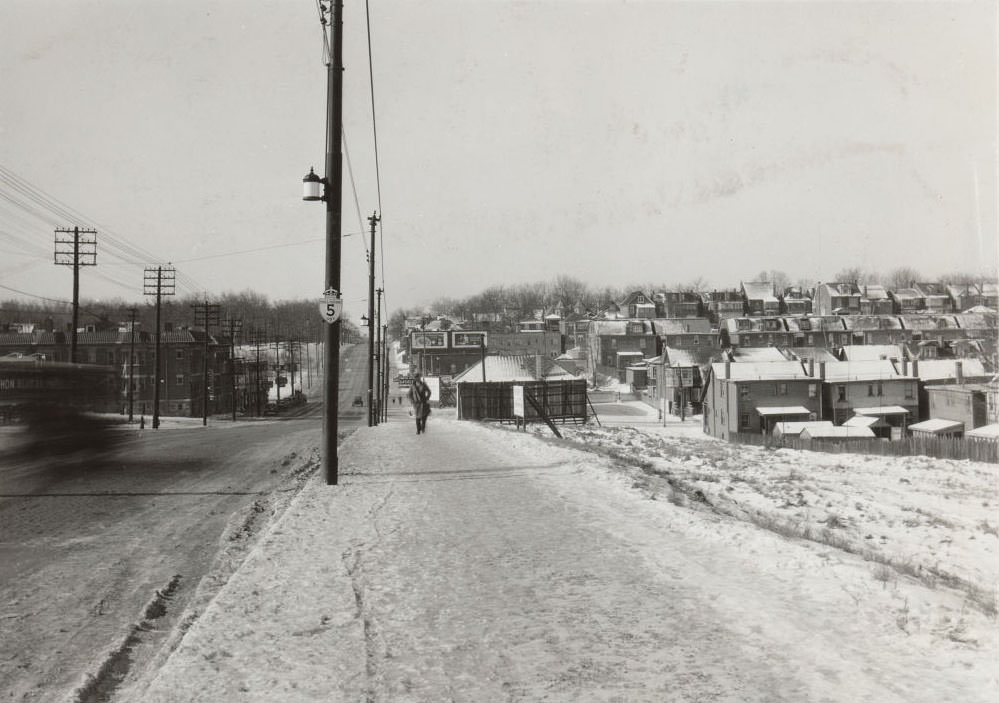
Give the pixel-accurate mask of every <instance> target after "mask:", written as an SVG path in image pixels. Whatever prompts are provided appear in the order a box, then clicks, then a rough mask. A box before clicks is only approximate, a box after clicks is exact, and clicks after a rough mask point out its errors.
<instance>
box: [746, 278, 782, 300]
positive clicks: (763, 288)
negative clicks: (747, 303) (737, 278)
mask: <svg viewBox="0 0 999 703" xmlns="http://www.w3.org/2000/svg"><path fill="white" fill-rule="evenodd" d="M742 290H743V291H745V293H746V299H747V300H762V301H763V302H765V303H776V302H777V296H775V295H774V287H773V285H772V284H771V283H770V282H769V281H748V282H744V283H743V284H742Z"/></svg>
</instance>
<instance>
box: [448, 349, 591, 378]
mask: <svg viewBox="0 0 999 703" xmlns="http://www.w3.org/2000/svg"><path fill="white" fill-rule="evenodd" d="M539 360H540V365H541V375H540V376H538V374H537V371H538V364H539ZM485 362H486V381H487V382H494V381H495V382H498V381H539V380H541V379H545V380H553V379H559V380H565V379H571V378H579V376H577V375H575V374H572V373H570V372H569V371H567V370H566V369H565V368H563V367H562V366H561V365H560V364H557V363H555V361H554V360H552V359H549V358H548V357H547V356H536V355H533V354H511V355H505V354H491V355H489V356H487V357H486V358H485ZM454 381H455V383H458V382H470V383H476V382H481V381H482V361H481V360H480V361H477V362H475V363H474V364H473V365H472V366H470V367H469V368H467V369H465V370H464V371H462V372H461V373H460V374H458V375H457V376H455V377H454Z"/></svg>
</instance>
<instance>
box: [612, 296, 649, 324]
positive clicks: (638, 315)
mask: <svg viewBox="0 0 999 703" xmlns="http://www.w3.org/2000/svg"><path fill="white" fill-rule="evenodd" d="M617 308H618V311H619V312H620V314H621V315H622V316H623V317H626V318H628V319H631V320H651V319H652V318H654V317H655V316H656V304H655V301H653V299H652V297H651V296H649V295H648V294H646V293H644V292H643V291H640V290H638V291H633V292H632V293H629V294H628V295H627V296H625V298H624V300H622V301H621V302H620V303H618V305H617Z"/></svg>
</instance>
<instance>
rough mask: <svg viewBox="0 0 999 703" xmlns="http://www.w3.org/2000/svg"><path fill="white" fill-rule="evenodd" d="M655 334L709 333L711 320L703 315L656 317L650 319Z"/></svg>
mask: <svg viewBox="0 0 999 703" xmlns="http://www.w3.org/2000/svg"><path fill="white" fill-rule="evenodd" d="M652 326H653V328H654V329H655V331H656V334H660V335H662V334H710V333H711V321H710V320H706V319H705V318H703V317H669V318H666V317H657V318H655V319H654V320H652Z"/></svg>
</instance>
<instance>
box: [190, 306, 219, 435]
mask: <svg viewBox="0 0 999 703" xmlns="http://www.w3.org/2000/svg"><path fill="white" fill-rule="evenodd" d="M191 307H192V308H194V325H195V327H197V326H198V325H199V324H200V325H203V326H204V328H205V349H204V352H203V357H202V369H201V403H202V405H201V424H202V426H206V425H208V342H209V338H210V336H211V332H210V329H211V326H212V325H217V324H218V323H219V310H220V308H221V306H220V305H219V304H218V303H209V302H208V300H207V299H206V300H205V302H203V303H195V304H194V305H192V306H191Z"/></svg>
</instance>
